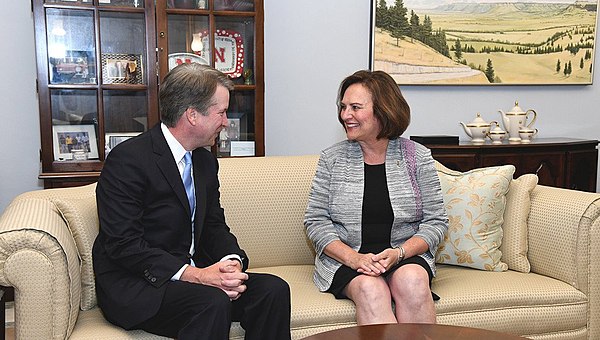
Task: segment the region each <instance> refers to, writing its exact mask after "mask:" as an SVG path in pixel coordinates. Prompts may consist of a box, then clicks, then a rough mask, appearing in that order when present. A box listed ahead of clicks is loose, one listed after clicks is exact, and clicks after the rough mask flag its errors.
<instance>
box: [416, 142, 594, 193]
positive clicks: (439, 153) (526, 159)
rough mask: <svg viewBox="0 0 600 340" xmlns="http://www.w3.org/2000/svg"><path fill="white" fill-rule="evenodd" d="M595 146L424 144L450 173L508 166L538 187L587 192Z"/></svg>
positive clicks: (541, 143) (591, 174)
mask: <svg viewBox="0 0 600 340" xmlns="http://www.w3.org/2000/svg"><path fill="white" fill-rule="evenodd" d="M597 145H598V141H597V140H581V139H571V138H540V139H534V140H533V141H532V142H531V143H522V144H507V143H505V144H501V145H494V144H490V143H486V144H473V143H471V142H460V143H459V144H458V145H456V144H454V145H451V144H449V145H439V144H425V146H426V147H428V148H429V149H430V150H431V154H432V155H433V158H434V159H436V160H437V161H439V162H440V163H442V164H444V165H445V166H446V167H448V168H450V169H453V170H458V171H468V170H471V169H474V168H479V167H487V166H496V165H504V164H512V165H514V166H515V168H516V171H515V175H514V176H515V178H517V177H518V176H521V175H522V174H526V173H535V174H537V175H538V177H539V184H543V185H548V186H555V187H561V188H569V189H575V190H582V191H589V192H595V191H596V179H597V172H598V149H597Z"/></svg>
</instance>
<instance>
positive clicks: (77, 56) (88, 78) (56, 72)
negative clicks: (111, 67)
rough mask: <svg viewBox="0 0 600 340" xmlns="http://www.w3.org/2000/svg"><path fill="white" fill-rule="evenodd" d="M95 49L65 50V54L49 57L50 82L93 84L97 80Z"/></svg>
mask: <svg viewBox="0 0 600 340" xmlns="http://www.w3.org/2000/svg"><path fill="white" fill-rule="evenodd" d="M95 60H96V58H94V55H93V51H73V50H68V51H65V52H64V56H61V57H50V58H48V61H49V67H50V83H52V84H93V83H95V82H96V67H95V65H94V64H95Z"/></svg>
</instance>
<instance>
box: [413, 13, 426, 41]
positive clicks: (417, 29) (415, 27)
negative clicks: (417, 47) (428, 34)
mask: <svg viewBox="0 0 600 340" xmlns="http://www.w3.org/2000/svg"><path fill="white" fill-rule="evenodd" d="M420 30H421V29H420V24H419V16H418V15H417V14H416V13H415V11H410V37H411V38H412V39H417V40H419V41H423V37H422V36H421V32H420ZM412 39H411V42H412Z"/></svg>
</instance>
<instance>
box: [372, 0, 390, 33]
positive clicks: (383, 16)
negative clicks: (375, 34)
mask: <svg viewBox="0 0 600 340" xmlns="http://www.w3.org/2000/svg"><path fill="white" fill-rule="evenodd" d="M389 17H390V15H389V10H388V7H387V5H386V3H385V0H379V4H378V5H377V10H376V11H375V26H377V27H380V28H383V29H385V30H388V29H389V25H390V24H389V21H390V20H389Z"/></svg>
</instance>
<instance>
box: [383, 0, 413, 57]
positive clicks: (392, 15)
mask: <svg viewBox="0 0 600 340" xmlns="http://www.w3.org/2000/svg"><path fill="white" fill-rule="evenodd" d="M406 13H407V10H406V8H405V7H404V2H403V1H402V0H396V3H395V4H394V6H392V7H390V8H389V9H388V15H389V17H388V20H389V31H390V35H391V36H392V38H396V46H398V45H399V44H400V39H401V38H403V37H404V36H405V35H406V34H407V33H408V29H409V26H408V19H407V18H406Z"/></svg>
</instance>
